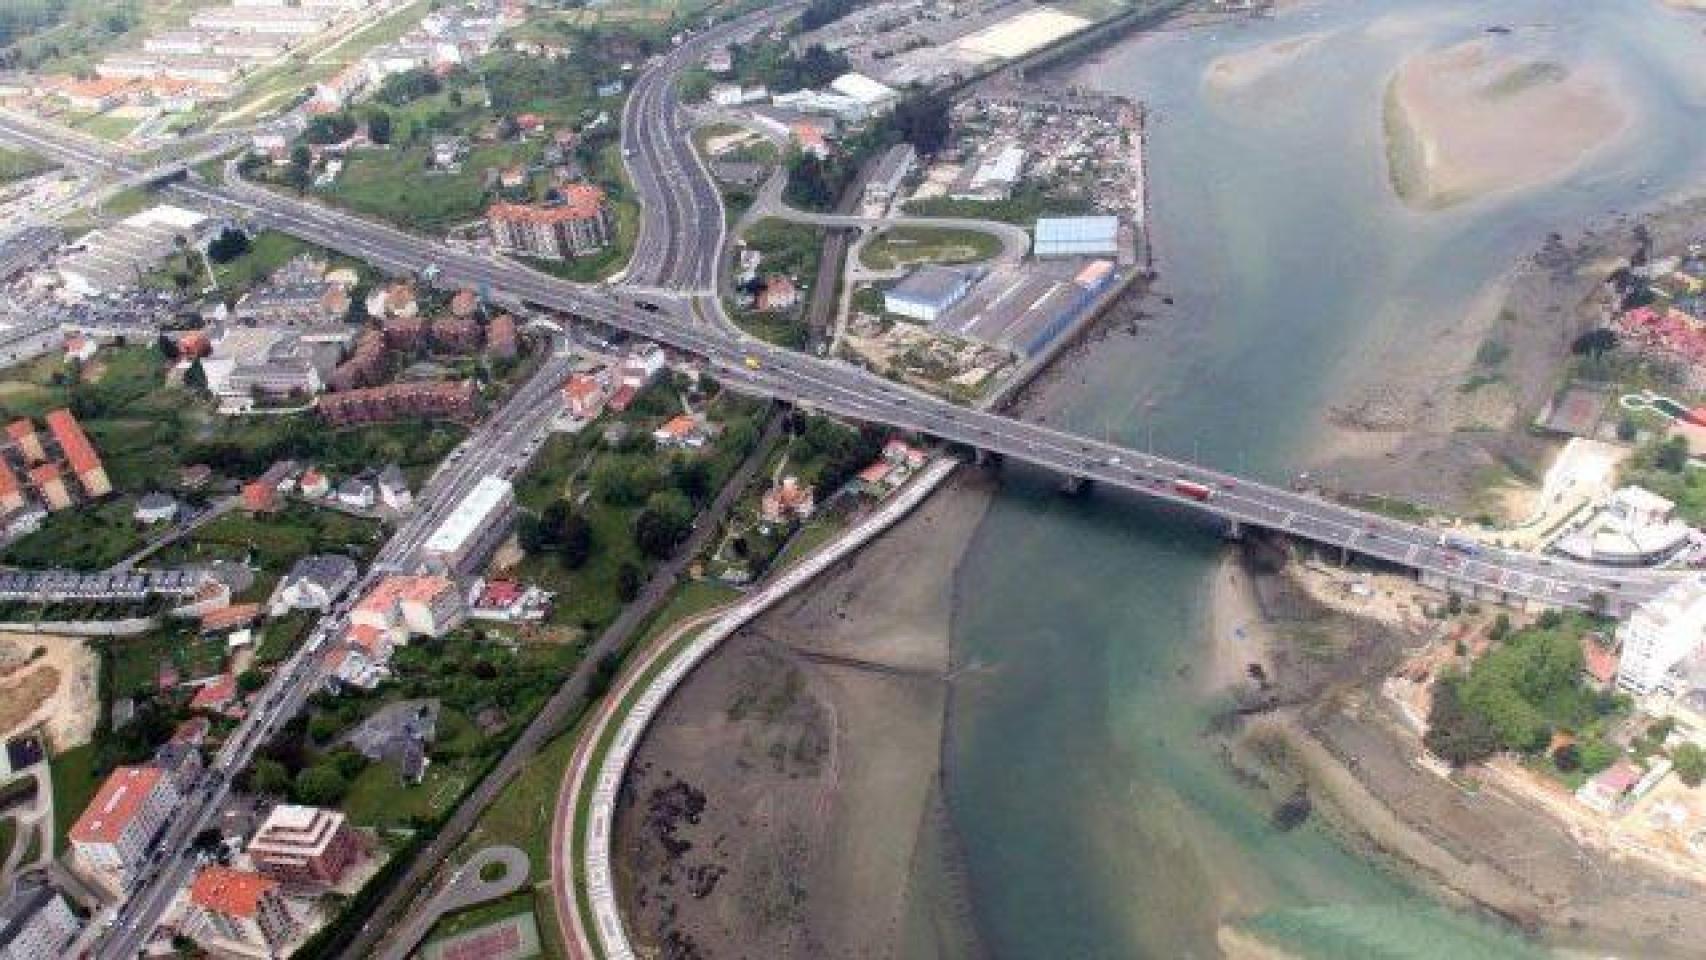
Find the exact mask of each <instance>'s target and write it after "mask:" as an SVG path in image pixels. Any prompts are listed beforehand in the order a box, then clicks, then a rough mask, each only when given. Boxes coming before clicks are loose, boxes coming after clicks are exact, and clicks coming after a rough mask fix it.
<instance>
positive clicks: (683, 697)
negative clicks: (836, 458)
mask: <svg viewBox="0 0 1706 960" xmlns="http://www.w3.org/2000/svg"><path fill="white" fill-rule="evenodd" d="M964 473H965V474H968V475H966V476H965V477H964V479H960V480H956V481H955V482H954V483H953V484H951V485H950V486H949V487H948V488H947V489H945V490H943V491H941V492H939V493H938V494H936V495H935V496H933V497H932V498H931V499H930V500H929V501H928V502H926V503H925V504H924V505H923V506H922V507H920V508H919V510H918V511H916V512H915V513H914V514H913V515H912V516H911V517H909V518H908V519H907V520H905V521H904V522H902V523H901V524H899V525H898V526H896V527H895V528H894V529H893V530H891V531H889V532H888V533H887V534H885V535H884V536H883V537H882V538H880V539H879V540H878V541H877V542H876V543H874V544H872V545H871V546H869V547H867V548H866V549H865V550H864V551H862V552H861V553H859V554H858V555H856V556H854V557H852V558H850V559H849V560H848V561H846V562H844V563H843V564H841V565H840V566H839V567H837V568H836V569H835V570H833V571H831V572H829V573H827V574H825V576H824V577H823V578H822V579H820V580H819V581H817V582H816V583H814V584H813V585H812V587H811V588H810V589H808V590H805V591H802V592H801V593H800V594H798V595H796V596H795V597H793V598H790V599H789V600H787V601H785V602H784V603H782V604H781V605H779V606H778V607H777V608H776V609H775V610H773V611H772V612H770V613H769V614H766V615H765V616H763V617H760V618H759V619H758V620H757V621H755V622H754V623H753V625H752V626H751V627H749V628H748V629H746V630H744V631H742V632H741V633H739V634H738V635H736V636H735V637H733V638H731V639H730V640H729V641H728V642H727V643H725V644H724V646H723V647H722V648H721V649H719V650H718V651H717V652H716V653H715V654H713V655H712V656H711V657H709V658H708V659H707V660H706V661H705V662H704V663H703V664H702V665H701V666H700V667H699V668H698V670H696V671H695V672H694V674H693V675H692V676H691V677H690V678H688V680H687V681H686V682H685V683H684V684H683V685H682V686H681V687H680V688H679V689H678V690H677V692H676V693H675V695H674V696H673V697H672V698H671V700H670V701H669V702H668V703H667V704H666V705H665V706H664V708H663V709H662V710H661V711H660V712H659V714H658V717H657V719H656V721H655V722H654V724H653V726H652V727H651V729H650V731H649V732H648V733H647V735H646V738H645V740H644V741H643V742H642V743H641V744H640V747H639V749H638V751H637V752H636V754H635V763H634V767H633V768H632V771H631V773H630V775H629V778H628V780H627V782H626V783H625V784H624V788H623V794H622V798H621V803H620V804H619V810H618V814H617V818H616V824H615V855H614V857H613V859H614V861H615V862H616V864H617V865H618V868H619V873H618V878H617V883H618V889H619V890H620V892H621V897H622V903H623V913H624V916H626V917H628V918H629V922H630V924H631V929H632V931H633V932H634V934H635V936H636V939H637V941H638V942H639V944H640V945H641V949H642V950H654V951H656V952H657V955H661V956H670V957H678V958H684V960H685V958H696V957H707V958H709V957H753V956H763V957H777V958H781V957H813V958H817V957H883V956H907V957H916V956H924V957H930V956H943V955H947V954H949V953H960V952H962V951H961V950H960V949H958V948H952V949H950V948H944V947H943V946H942V944H943V943H944V942H946V941H948V940H951V939H954V938H955V937H957V936H958V935H959V933H960V931H959V929H958V926H957V925H956V924H954V923H953V922H952V920H953V917H954V916H955V915H956V910H955V907H954V906H953V903H954V902H955V898H954V897H952V895H951V890H952V881H953V879H954V878H956V877H957V876H958V875H959V874H958V872H957V871H956V869H955V867H954V864H953V863H952V862H950V861H951V860H952V858H953V857H954V855H955V850H956V848H955V847H954V844H953V842H952V838H951V837H947V836H944V829H943V826H942V824H943V821H944V819H945V818H943V817H941V816H940V810H939V798H938V795H937V785H938V779H939V771H940V746H941V736H942V728H943V723H944V718H945V713H944V711H945V709H946V701H947V682H948V681H947V670H948V618H949V616H950V607H949V598H950V595H951V589H950V587H951V582H952V571H953V569H954V566H955V563H954V561H955V560H956V559H957V558H958V556H959V555H960V553H961V551H963V550H964V548H965V546H966V543H967V542H968V541H969V539H970V537H971V535H972V533H973V532H974V531H975V530H976V527H977V524H978V522H979V520H980V519H981V517H982V515H983V511H984V509H985V508H986V507H987V503H988V496H989V491H988V490H987V489H985V486H984V485H985V483H986V481H984V480H983V479H981V478H979V477H977V476H976V475H975V474H969V471H967V472H964ZM903 566H904V567H905V569H907V570H908V571H909V575H908V576H905V577H897V576H895V575H894V571H895V570H897V569H901V568H902V567H903ZM912 572H916V575H912ZM920 878H926V879H923V880H921V879H920ZM944 878H946V879H944ZM944 889H947V890H949V891H950V893H949V895H948V896H947V897H946V899H943V896H944V895H943V893H942V891H943V890H944ZM921 907H922V908H923V917H924V918H925V919H922V920H921V916H920V909H921ZM944 918H945V919H944Z"/></svg>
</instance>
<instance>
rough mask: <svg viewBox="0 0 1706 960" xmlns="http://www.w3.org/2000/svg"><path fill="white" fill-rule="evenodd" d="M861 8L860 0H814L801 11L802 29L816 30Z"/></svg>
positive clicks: (800, 21)
mask: <svg viewBox="0 0 1706 960" xmlns="http://www.w3.org/2000/svg"><path fill="white" fill-rule="evenodd" d="M857 9H859V0H812V2H811V3H809V4H806V8H805V10H803V11H801V12H800V20H799V24H800V29H801V30H816V29H818V28H819V27H827V26H829V25H830V24H832V23H834V22H835V21H837V20H840V19H841V18H842V17H845V16H847V15H848V14H850V13H852V12H853V11H855V10H857Z"/></svg>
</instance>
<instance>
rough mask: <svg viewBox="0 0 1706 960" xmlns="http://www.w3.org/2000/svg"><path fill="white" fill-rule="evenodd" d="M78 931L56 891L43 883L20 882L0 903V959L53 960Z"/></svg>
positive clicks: (74, 921) (80, 925)
mask: <svg viewBox="0 0 1706 960" xmlns="http://www.w3.org/2000/svg"><path fill="white" fill-rule="evenodd" d="M81 928H82V924H81V923H79V922H78V920H77V917H76V915H75V914H73V913H72V912H71V908H70V907H68V906H66V904H65V898H64V897H62V896H60V895H59V891H57V890H55V889H53V888H52V887H50V886H48V885H46V884H45V883H23V882H20V883H18V885H17V886H16V887H15V888H14V889H13V890H12V893H11V895H10V896H8V897H6V899H5V900H4V901H3V902H0V957H5V958H6V960H14V958H16V960H57V958H58V957H61V956H63V955H64V952H65V948H66V947H67V946H70V944H71V942H72V941H73V940H75V939H76V938H77V933H78V931H79V930H80V929H81Z"/></svg>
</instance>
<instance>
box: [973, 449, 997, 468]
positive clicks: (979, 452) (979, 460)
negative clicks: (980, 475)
mask: <svg viewBox="0 0 1706 960" xmlns="http://www.w3.org/2000/svg"><path fill="white" fill-rule="evenodd" d="M1001 460H1002V457H1001V454H999V453H995V452H993V451H990V450H985V449H983V448H982V447H976V448H974V449H973V450H972V460H971V462H972V463H973V464H975V465H977V466H980V467H992V468H994V469H997V470H999V469H1001Z"/></svg>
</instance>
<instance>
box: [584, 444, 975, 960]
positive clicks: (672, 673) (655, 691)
mask: <svg viewBox="0 0 1706 960" xmlns="http://www.w3.org/2000/svg"><path fill="white" fill-rule="evenodd" d="M957 465H958V464H957V461H955V460H953V459H951V458H947V457H944V458H941V459H938V460H936V461H935V462H933V463H931V464H930V465H929V466H927V467H925V468H924V470H923V471H921V472H920V473H919V475H918V476H917V477H915V478H913V480H912V482H911V483H909V484H908V485H907V486H905V487H904V488H902V489H901V490H900V491H898V492H897V493H895V494H892V495H891V496H890V497H889V499H888V500H887V501H885V502H884V503H883V504H882V505H881V506H879V507H878V508H877V509H876V510H875V511H874V512H872V513H871V515H870V516H868V517H866V518H865V519H864V520H862V521H860V522H859V523H858V524H857V525H856V526H854V527H852V528H851V529H849V530H847V531H845V532H843V533H842V534H841V535H840V536H838V537H836V538H835V539H834V540H831V541H830V542H829V543H828V544H825V545H824V546H823V547H821V548H820V549H819V550H818V551H817V552H815V553H812V554H810V555H809V556H807V557H806V558H805V559H804V560H802V561H801V562H799V563H798V564H796V565H794V566H792V567H790V568H789V569H787V570H786V571H784V572H782V573H781V574H780V575H779V576H777V577H775V578H774V579H773V580H771V581H769V582H767V583H765V584H764V585H763V586H761V587H759V588H758V589H756V590H753V591H752V592H751V593H749V594H747V595H746V596H745V597H743V598H742V599H741V600H739V601H737V602H735V603H733V604H730V605H729V606H727V607H725V608H721V609H718V610H713V611H707V612H706V613H704V614H701V615H699V616H698V617H695V618H693V619H691V620H688V621H684V622H683V623H681V624H677V625H676V627H675V628H674V629H672V630H670V631H668V632H667V633H666V634H665V635H663V636H662V637H659V638H657V640H655V641H654V642H653V643H652V646H651V648H650V649H649V651H648V652H647V654H646V655H645V656H644V657H643V658H641V659H640V661H639V662H637V663H635V664H633V665H632V666H631V667H630V668H629V669H628V670H627V671H625V672H624V675H623V679H622V680H621V681H620V682H619V683H618V684H617V686H616V687H615V688H613V689H612V690H611V691H610V692H609V693H608V694H606V695H605V697H604V700H603V701H602V702H601V703H600V704H599V707H598V710H597V711H596V712H595V714H594V716H593V719H592V722H591V723H589V724H588V725H587V727H586V729H584V730H583V731H582V733H581V739H580V743H579V744H578V745H577V747H576V749H575V755H574V757H573V759H572V760H571V762H570V764H569V768H568V770H566V771H564V774H563V787H564V789H563V790H562V791H561V792H560V793H559V794H558V798H557V810H556V814H555V816H554V817H553V820H552V826H551V889H552V891H553V893H554V895H555V897H556V900H557V920H558V923H559V924H560V925H561V927H562V932H563V942H564V944H565V945H566V946H567V948H568V951H569V955H570V956H571V957H574V958H577V960H599V958H606V960H632V958H634V957H635V955H636V954H635V951H634V947H633V945H632V944H631V943H630V942H629V940H628V933H627V930H626V928H625V927H624V926H623V923H622V917H621V912H620V909H619V905H618V904H617V898H616V889H615V884H614V880H613V878H612V875H611V863H610V844H611V830H612V827H613V825H614V820H615V805H616V795H617V792H618V791H619V790H620V788H621V785H622V778H623V775H624V774H625V773H626V771H627V768H628V763H629V761H630V759H632V757H633V753H634V750H635V749H636V748H637V747H638V746H639V743H640V739H641V737H642V736H643V735H644V733H645V730H646V727H647V726H649V725H650V724H651V721H652V718H653V717H654V716H655V715H656V714H657V711H658V710H659V709H660V708H661V707H662V706H663V703H664V701H665V700H667V699H668V698H669V695H670V693H671V692H673V691H674V690H675V688H676V686H677V685H679V684H680V683H681V681H682V680H683V679H685V678H686V677H687V675H688V674H689V673H690V672H692V670H693V668H694V667H695V666H697V665H698V664H699V662H700V661H701V660H703V659H704V658H705V657H706V656H707V655H709V654H710V653H711V651H712V650H715V649H716V648H717V646H718V645H719V644H721V643H722V641H723V640H725V639H726V638H728V637H729V636H731V635H732V634H733V633H734V632H735V631H736V630H738V629H740V628H741V627H743V626H745V625H746V624H747V623H748V622H749V621H751V620H752V619H753V618H754V617H756V616H758V615H759V614H760V613H762V612H764V611H765V610H767V609H769V608H770V607H771V606H773V605H774V604H776V603H777V602H778V601H780V600H781V599H782V598H783V597H786V596H787V595H788V594H790V593H792V592H793V591H795V590H797V589H799V588H800V587H802V586H804V585H805V584H806V583H808V582H810V581H811V580H812V579H814V578H815V577H817V576H818V574H820V573H822V572H823V571H824V570H827V569H829V567H831V566H832V565H834V564H835V563H837V562H839V561H840V560H842V559H843V558H845V557H846V556H848V555H849V554H851V553H853V552H854V551H856V550H858V549H859V548H861V547H863V546H864V545H865V544H866V543H868V542H870V541H871V540H872V539H873V538H874V537H876V536H877V535H878V534H880V533H882V532H883V531H884V530H887V529H888V528H889V527H890V526H892V525H894V523H896V522H897V521H899V520H900V519H901V518H902V517H904V516H906V514H908V513H909V512H911V511H912V509H913V508H914V507H916V506H918V504H920V503H922V502H923V501H924V498H925V497H927V496H929V495H930V493H931V492H933V491H934V490H935V489H936V488H937V487H938V486H939V485H940V484H941V483H942V481H944V480H946V479H947V477H948V475H949V474H950V473H952V472H953V470H954V467H955V466H957ZM701 627H702V628H703V629H700V630H699V632H698V634H697V636H694V637H693V639H692V640H691V641H689V642H688V643H687V644H686V646H684V647H679V649H678V644H679V643H680V641H681V640H682V639H683V638H684V637H686V636H688V635H689V634H690V633H691V632H692V631H693V630H695V629H699V628H701ZM648 678H649V679H648ZM630 700H632V703H631V704H630V703H629V701H630ZM613 726H614V739H612V740H611V742H610V744H609V745H608V748H607V749H606V750H605V751H604V752H603V753H602V754H599V751H598V745H599V744H600V742H601V741H603V740H604V739H605V737H606V736H607V735H609V733H610V731H611V730H612V728H613ZM583 799H584V800H585V802H586V803H587V809H588V815H587V820H586V835H585V836H584V837H582V838H580V840H581V857H580V860H579V862H576V861H575V860H574V857H573V846H574V844H573V842H572V840H573V838H572V836H571V833H572V831H573V830H574V820H575V811H576V809H577V808H578V807H580V805H581V803H582V801H583ZM577 882H579V883H581V884H583V885H584V887H585V890H586V894H587V897H588V899H589V901H590V903H591V909H592V915H593V919H594V923H595V925H596V929H588V928H587V927H586V925H585V922H584V920H583V918H582V916H581V912H580V908H579V906H578V904H577V903H576V896H575V894H576V890H575V886H576V883H577Z"/></svg>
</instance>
